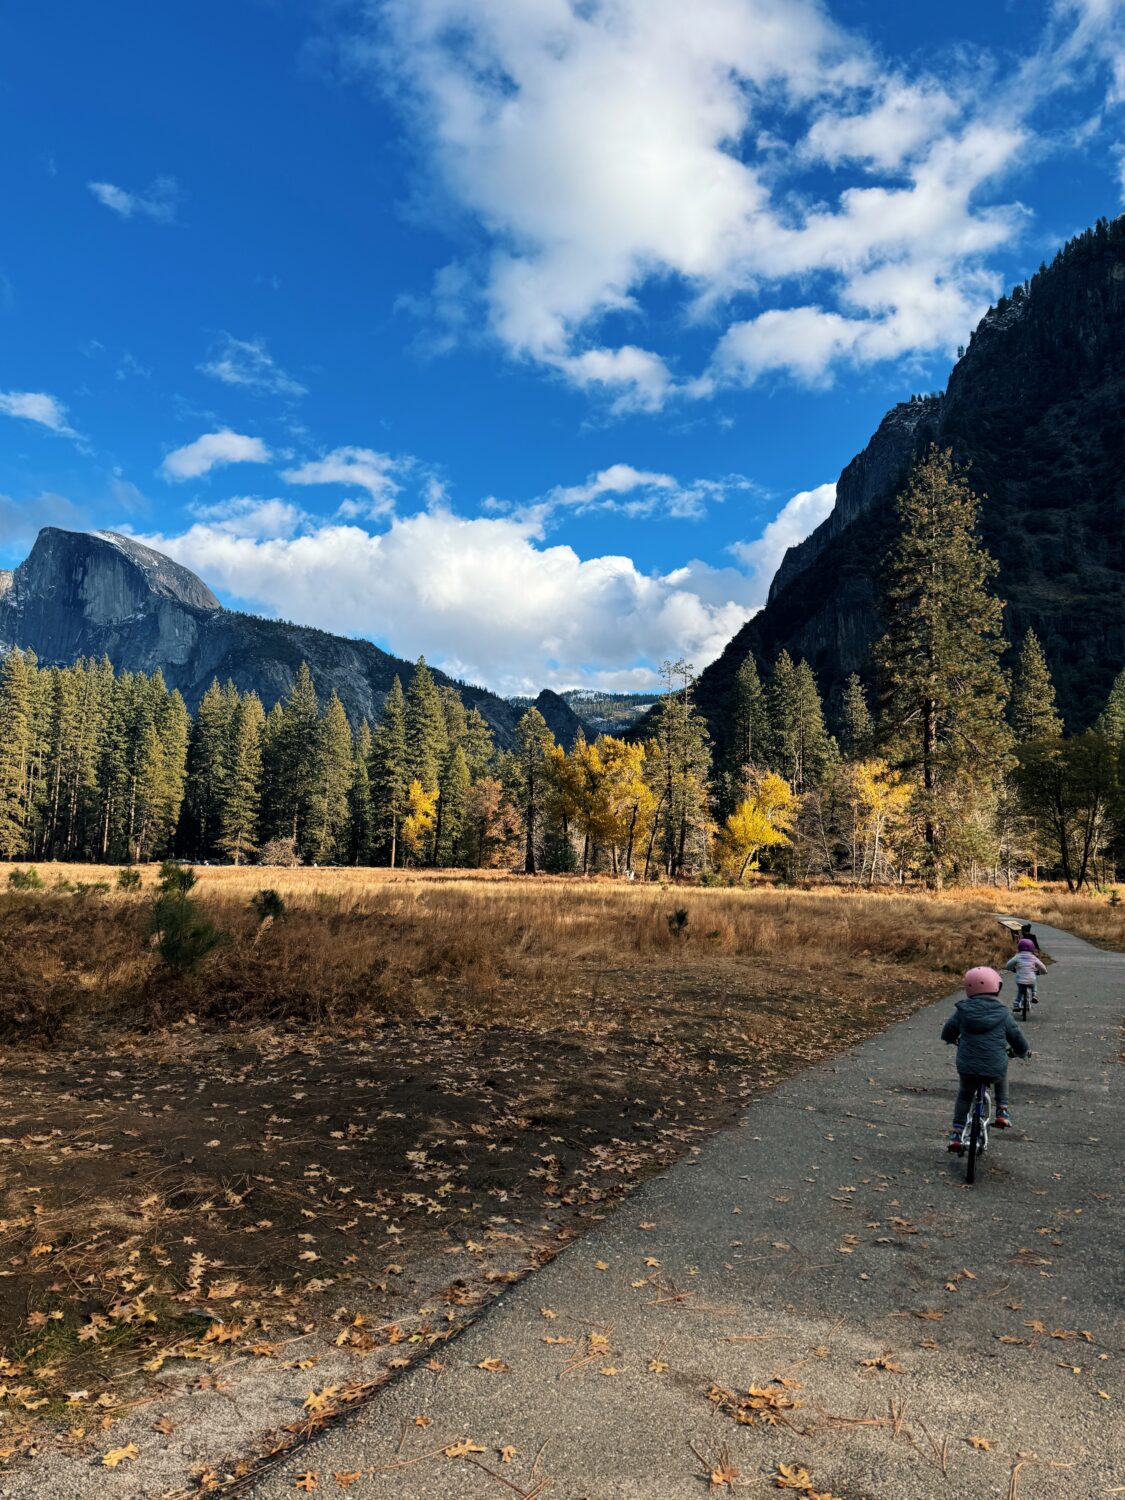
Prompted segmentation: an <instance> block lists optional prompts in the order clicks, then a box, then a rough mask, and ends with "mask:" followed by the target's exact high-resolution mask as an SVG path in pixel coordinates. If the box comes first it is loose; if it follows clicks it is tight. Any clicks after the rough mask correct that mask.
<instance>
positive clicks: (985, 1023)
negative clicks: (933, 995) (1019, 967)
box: [941, 968, 1031, 1151]
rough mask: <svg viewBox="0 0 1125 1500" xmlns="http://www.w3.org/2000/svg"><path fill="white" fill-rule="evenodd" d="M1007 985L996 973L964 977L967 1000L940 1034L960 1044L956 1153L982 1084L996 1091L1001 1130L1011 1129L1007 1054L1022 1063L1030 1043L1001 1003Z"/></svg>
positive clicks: (988, 971) (982, 971)
mask: <svg viewBox="0 0 1125 1500" xmlns="http://www.w3.org/2000/svg"><path fill="white" fill-rule="evenodd" d="M1003 983H1004V982H1003V980H1002V979H1001V978H1000V975H999V974H997V972H996V970H995V969H989V968H977V969H970V970H969V972H968V973H967V974H966V975H965V998H964V1000H958V1002H957V1008H956V1010H955V1011H954V1012H953V1014H952V1015H951V1016H950V1018H949V1020H948V1021H946V1023H945V1025H944V1026H943V1027H942V1028H941V1039H942V1041H943V1042H949V1043H950V1044H952V1043H953V1042H956V1043H957V1072H958V1075H959V1077H960V1087H959V1088H958V1090H957V1100H956V1102H955V1103H954V1106H953V1128H952V1129H951V1130H950V1132H949V1142H948V1144H949V1149H950V1151H957V1150H959V1149H960V1146H961V1135H962V1132H963V1131H964V1129H965V1121H966V1120H967V1119H968V1118H969V1110H970V1109H971V1108H972V1104H973V1099H974V1098H975V1096H976V1092H977V1086H978V1084H980V1082H981V1081H982V1080H983V1081H984V1082H986V1083H991V1084H994V1085H995V1089H996V1119H995V1121H994V1123H995V1125H996V1128H997V1129H998V1130H1006V1129H1007V1128H1008V1126H1009V1125H1010V1124H1011V1123H1012V1117H1011V1114H1010V1113H1009V1110H1008V1049H1009V1047H1010V1048H1011V1050H1012V1051H1013V1052H1014V1053H1015V1054H1016V1056H1017V1057H1029V1056H1030V1055H1031V1048H1030V1047H1029V1046H1028V1045H1027V1038H1026V1037H1025V1036H1024V1034H1023V1032H1022V1031H1021V1030H1020V1029H1019V1027H1018V1026H1017V1025H1016V1022H1015V1019H1014V1017H1013V1016H1012V1013H1011V1011H1010V1010H1009V1009H1008V1007H1007V1006H1006V1005H1005V1004H1003V1002H1002V1001H1001V999H1000V991H1001V989H1002V988H1003Z"/></svg>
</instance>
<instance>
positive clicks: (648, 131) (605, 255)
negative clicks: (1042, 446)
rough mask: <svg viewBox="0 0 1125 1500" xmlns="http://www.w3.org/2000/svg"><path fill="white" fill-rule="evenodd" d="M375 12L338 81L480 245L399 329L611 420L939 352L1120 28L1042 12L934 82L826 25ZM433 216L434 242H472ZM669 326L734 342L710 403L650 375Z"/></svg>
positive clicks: (659, 5)
mask: <svg viewBox="0 0 1125 1500" xmlns="http://www.w3.org/2000/svg"><path fill="white" fill-rule="evenodd" d="M365 9H366V13H367V14H368V15H369V16H370V17H372V18H374V19H373V21H372V28H373V29H372V30H370V31H369V32H368V33H366V34H364V35H362V36H359V37H353V38H352V42H351V48H350V56H351V61H352V63H353V65H355V66H357V67H361V68H367V69H370V70H372V71H373V72H375V73H377V74H378V76H379V77H381V78H383V79H387V78H392V79H393V80H394V83H393V88H394V90H395V92H396V97H397V98H398V99H399V100H400V101H401V100H402V99H403V97H404V95H405V97H407V98H408V99H409V100H411V101H412V106H413V109H414V112H415V124H416V127H417V129H416V135H417V138H418V140H419V141H420V142H421V143H422V144H423V147H424V149H425V150H426V151H427V153H428V158H429V161H430V164H431V165H432V168H433V178H434V179H435V180H436V181H437V182H438V183H439V184H440V185H441V188H442V191H443V192H444V193H445V194H446V195H448V197H451V198H452V199H453V200H454V201H455V204H456V206H457V207H458V208H459V209H461V210H467V211H468V215H469V216H470V217H471V219H472V220H474V221H475V228H476V230H477V231H478V232H479V233H478V235H477V237H476V238H477V242H478V244H479V238H480V235H483V239H484V249H483V251H481V250H477V249H474V251H473V252H472V253H471V254H470V255H469V256H467V257H466V259H465V261H464V262H462V263H458V264H455V265H453V266H446V267H444V268H443V269H442V271H441V272H440V273H439V275H438V277H437V278H436V279H435V284H434V288H433V293H432V295H431V296H430V297H429V298H422V299H417V298H415V299H413V301H414V304H415V306H416V307H418V308H420V309H422V310H423V311H424V312H425V313H426V314H427V315H431V316H438V317H441V318H443V319H444V326H445V332H444V338H445V339H446V340H451V339H453V338H456V337H464V336H466V335H468V336H472V334H473V332H475V331H476V330H477V328H478V327H479V326H480V325H481V323H482V322H485V323H487V325H488V326H489V327H490V328H491V330H492V333H493V334H494V335H495V336H496V337H497V338H498V339H499V340H500V342H501V343H502V345H503V346H504V347H505V348H506V349H507V350H508V351H509V352H510V353H511V354H512V355H514V356H516V357H517V358H521V359H528V360H532V361H535V362H536V363H538V364H539V365H540V366H542V367H544V368H546V369H549V370H552V371H555V372H557V373H558V374H559V375H561V376H562V377H563V378H565V379H566V380H567V381H569V382H571V383H572V384H574V385H575V386H577V387H579V388H580V389H583V390H587V391H590V392H597V393H601V394H602V395H603V396H604V397H605V398H607V399H608V401H609V403H610V405H611V407H612V408H613V409H615V410H618V411H623V410H624V411H630V410H632V411H637V410H639V411H655V410H658V409H659V408H660V407H662V406H663V405H665V404H666V403H667V401H668V400H669V398H670V397H672V396H674V395H677V394H679V395H687V396H696V397H701V396H706V395H709V394H711V393H713V392H714V391H715V390H716V389H717V388H718V387H719V386H720V385H721V384H722V383H723V382H724V381H738V380H742V379H744V378H755V376H756V375H757V374H758V373H760V372H761V371H762V370H765V369H775V370H781V371H784V372H786V373H787V374H789V375H791V376H793V377H794V378H796V379H799V380H813V381H819V380H822V379H824V378H825V377H826V376H828V375H830V374H831V372H832V371H833V370H834V369H835V368H836V367H838V366H839V365H840V364H841V363H846V362H848V361H852V360H854V361H859V362H863V363H873V362H875V361H879V360H893V359H897V358H900V357H902V356H904V355H906V356H914V355H918V354H926V353H934V352H939V351H940V352H952V350H953V349H954V348H955V347H956V345H957V344H958V343H959V342H962V341H963V340H964V339H965V337H966V336H967V334H968V332H969V329H970V328H971V327H972V325H973V323H974V322H975V321H976V320H977V319H978V318H979V317H980V315H981V314H982V313H983V311H984V310H985V308H986V307H987V305H988V303H989V301H990V300H992V299H993V298H994V296H995V295H996V293H997V292H998V290H999V289H1000V281H999V278H998V276H997V274H996V271H995V269H994V267H993V266H991V265H990V263H989V257H990V256H991V255H992V254H993V253H994V252H995V251H996V250H998V249H999V248H1000V247H1001V246H1004V245H1006V244H1008V243H1010V242H1011V241H1012V240H1013V239H1014V237H1015V236H1016V235H1017V234H1018V233H1019V232H1020V229H1021V227H1022V225H1023V223H1024V219H1025V215H1024V213H1023V211H1022V209H1021V207H1020V205H1019V204H1018V203H1017V202H1015V201H1012V200H1008V201H1004V200H1003V199H1002V198H998V196H997V195H998V194H999V193H1000V191H1001V185H1002V184H1003V183H1004V181H1005V179H1006V178H1007V177H1008V176H1010V175H1011V174H1013V173H1014V172H1015V171H1016V170H1018V169H1019V168H1020V167H1022V166H1023V165H1024V164H1025V163H1026V161H1027V159H1028V156H1029V153H1030V152H1032V151H1033V150H1035V149H1037V147H1038V142H1037V137H1036V131H1035V128H1034V126H1033V124H1032V123H1031V119H1032V115H1033V112H1034V111H1035V109H1036V108H1037V107H1038V106H1040V105H1041V104H1043V103H1044V101H1046V100H1048V99H1050V98H1052V97H1053V95H1055V94H1056V93H1057V92H1058V91H1060V90H1063V89H1066V88H1069V87H1071V86H1072V85H1073V84H1074V83H1075V82H1076V81H1078V80H1080V79H1084V78H1087V77H1088V76H1089V75H1090V73H1091V70H1093V69H1101V70H1102V72H1105V73H1107V74H1112V75H1113V78H1116V73H1114V71H1113V70H1114V68H1115V67H1116V62H1115V59H1116V58H1118V57H1125V52H1118V51H1117V50H1116V47H1117V43H1118V41H1119V39H1120V30H1121V23H1120V17H1121V16H1122V13H1123V7H1122V5H1121V4H1120V0H1056V4H1055V6H1054V8H1053V11H1052V12H1051V13H1050V15H1049V17H1048V19H1047V22H1046V30H1045V31H1044V32H1043V33H1042V34H1041V35H1040V36H1039V39H1038V42H1037V43H1036V42H1035V41H1032V42H1031V43H1030V44H1028V45H1029V48H1030V50H1027V51H1025V55H1024V56H1023V58H1022V60H1021V58H1020V57H1019V56H1018V55H1017V56H1016V57H1015V58H1014V59H1013V58H1012V57H1011V56H1009V57H1008V58H1007V59H1005V60H1003V61H1001V62H997V61H996V60H995V59H993V58H991V57H989V56H987V55H984V54H973V53H971V52H970V51H969V50H968V49H963V50H962V51H961V52H960V53H958V54H956V55H953V54H951V56H952V57H953V60H952V61H950V62H948V63H947V65H946V66H945V68H944V69H943V72H942V76H941V78H940V79H939V78H936V77H934V76H931V75H930V74H928V73H927V72H925V71H922V70H920V69H919V68H918V67H917V66H916V65H914V64H911V65H909V66H907V65H903V66H896V65H894V64H892V63H890V62H888V61H887V59H886V58H884V57H881V56H880V55H878V53H877V52H876V51H875V50H874V49H873V48H872V47H871V46H870V45H869V44H868V43H867V42H866V41H865V40H863V38H862V37H861V36H860V35H859V34H858V33H851V32H848V31H846V30H845V29H843V28H841V27H840V26H838V25H836V24H835V23H834V22H833V21H832V19H831V18H830V16H829V15H828V13H827V10H826V8H825V7H824V6H823V5H821V4H819V3H817V0H787V3H784V4H783V3H781V0H693V3H692V4H690V5H685V4H684V3H683V0H581V3H580V0H523V3H520V4H512V3H510V0H381V3H379V4H371V5H369V6H367V7H366V8H365ZM1122 78H1123V79H1125V71H1123V72H1122ZM1116 86H1117V85H1116V83H1114V82H1113V81H1112V79H1111V81H1110V83H1109V84H1107V89H1108V91H1109V93H1110V94H1111V95H1112V93H1113V91H1114V89H1115V88H1116ZM826 166H827V167H828V168H830V169H832V171H833V174H834V175H833V176H832V177H831V178H829V179H827V181H828V183H829V187H828V189H827V190H826V178H825V172H824V168H825V167H826ZM448 207H449V204H448V202H446V203H437V204H435V217H439V216H440V217H441V218H442V220H443V221H445V222H458V221H460V222H464V214H463V213H462V215H460V216H458V215H456V214H453V213H449V212H445V210H446V209H448ZM654 292H657V293H659V296H660V299H661V300H660V318H659V320H655V319H651V318H650V317H649V313H650V311H651V310H652V306H651V294H652V293H654ZM670 307H672V308H674V309H676V310H677V311H678V313H679V315H680V319H681V320H682V318H683V317H691V316H696V317H699V316H710V317H713V318H718V317H720V316H721V317H722V318H723V319H724V320H725V321H726V322H727V323H728V325H729V327H730V328H731V329H734V330H739V336H738V337H737V338H734V339H732V340H731V341H730V342H727V341H725V340H724V339H723V338H722V330H720V336H719V339H718V343H719V355H718V358H717V360H716V361H715V363H714V364H713V365H712V366H711V367H710V368H709V369H708V370H707V371H706V372H705V373H704V375H703V376H702V377H700V376H698V375H697V376H696V377H695V378H692V377H691V375H690V373H686V372H683V371H681V370H679V369H678V368H677V361H676V360H675V359H674V358H673V357H672V355H671V354H670V353H669V352H668V350H665V349H661V348H657V347H652V345H654V344H656V343H657V342H658V341H659V340H660V339H661V338H665V339H666V338H667V336H668V330H669V329H672V330H673V333H674V332H675V331H676V330H677V318H676V316H675V315H674V314H673V315H672V316H669V308H670ZM794 312H798V313H800V315H801V317H800V321H799V324H797V323H794V320H793V319H792V317H788V322H787V323H786V324H785V325H779V324H775V323H774V322H773V321H771V319H770V315H771V314H774V313H784V314H786V315H787V316H788V315H789V314H792V313H794ZM480 313H483V318H482V317H481V316H480ZM789 330H795V331H796V332H797V333H798V334H799V336H800V347H798V348H797V349H795V350H793V351H788V350H786V349H785V347H784V342H785V333H786V332H787V331H789ZM611 334H612V335H613V336H610V335H611ZM646 335H650V336H646ZM433 343H434V345H435V346H440V345H441V343H442V337H440V336H437V335H435V337H434V339H433ZM740 346H742V347H741V349H740Z"/></svg>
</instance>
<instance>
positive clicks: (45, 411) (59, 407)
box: [0, 391, 78, 437]
mask: <svg viewBox="0 0 1125 1500" xmlns="http://www.w3.org/2000/svg"><path fill="white" fill-rule="evenodd" d="M0 414H3V415H4V416H6V417H22V418H23V420H24V421H25V422H35V423H37V424H38V425H39V426H40V427H46V428H47V429H48V431H49V432H57V433H58V434H59V436H60V437H77V436H78V434H77V433H76V432H75V431H74V429H73V427H71V425H70V423H69V422H68V421H67V415H66V407H65V406H64V405H63V403H62V402H61V401H59V400H57V399H56V398H55V397H54V396H48V395H47V394H46V392H45V391H0Z"/></svg>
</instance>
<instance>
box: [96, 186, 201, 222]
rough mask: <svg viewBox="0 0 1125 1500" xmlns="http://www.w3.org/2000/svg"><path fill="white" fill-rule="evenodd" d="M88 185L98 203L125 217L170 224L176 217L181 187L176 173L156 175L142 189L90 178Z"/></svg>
mask: <svg viewBox="0 0 1125 1500" xmlns="http://www.w3.org/2000/svg"><path fill="white" fill-rule="evenodd" d="M86 186H87V187H88V188H89V189H90V191H91V193H93V195H94V197H95V198H96V199H97V200H98V202H99V203H101V204H103V205H104V206H105V207H106V208H110V209H112V210H113V212H114V213H115V214H120V215H121V217H122V218H123V219H135V218H138V217H139V218H143V219H155V220H156V222H157V223H158V224H170V223H171V222H172V220H173V219H174V218H175V217H176V208H177V206H178V204H179V201H180V190H179V187H178V185H177V183H176V179H175V178H174V177H157V178H156V180H155V181H154V182H152V183H151V184H150V186H149V187H147V188H146V189H145V191H144V192H143V193H131V192H129V191H128V190H127V189H125V188H122V187H118V186H117V185H116V184H115V183H112V182H88V183H87V184H86Z"/></svg>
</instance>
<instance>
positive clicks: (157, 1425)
mask: <svg viewBox="0 0 1125 1500" xmlns="http://www.w3.org/2000/svg"><path fill="white" fill-rule="evenodd" d="M152 1430H153V1432H162V1433H163V1434H164V1436H165V1437H167V1436H168V1434H169V1433H170V1432H175V1430H176V1424H175V1422H173V1421H172V1418H171V1417H157V1419H156V1421H155V1422H154V1423H153V1424H152Z"/></svg>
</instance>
